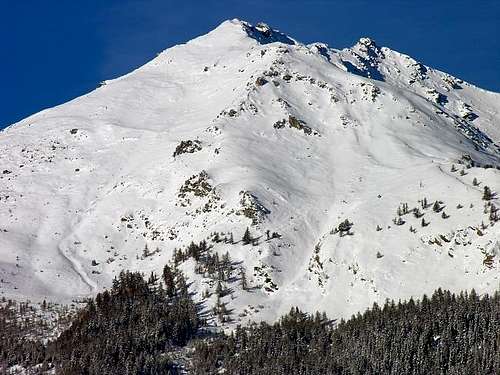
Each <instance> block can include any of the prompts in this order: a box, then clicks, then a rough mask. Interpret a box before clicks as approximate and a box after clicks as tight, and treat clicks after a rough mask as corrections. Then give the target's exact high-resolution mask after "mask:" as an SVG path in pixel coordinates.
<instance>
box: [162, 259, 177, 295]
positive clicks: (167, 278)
mask: <svg viewBox="0 0 500 375" xmlns="http://www.w3.org/2000/svg"><path fill="white" fill-rule="evenodd" d="M163 283H164V284H165V292H166V293H167V296H169V297H173V296H175V279H174V274H173V273H172V270H171V269H170V267H169V266H168V264H165V267H163Z"/></svg>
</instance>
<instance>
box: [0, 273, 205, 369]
mask: <svg viewBox="0 0 500 375" xmlns="http://www.w3.org/2000/svg"><path fill="white" fill-rule="evenodd" d="M163 274H164V277H165V278H166V280H164V281H163V282H159V279H158V277H157V276H155V275H154V274H151V276H150V277H149V279H148V280H146V279H144V277H143V276H142V274H140V273H137V272H128V271H127V272H125V271H122V272H121V273H120V275H119V276H118V277H117V278H115V280H114V281H113V286H112V288H111V289H110V290H109V291H104V292H103V293H99V294H98V295H97V296H96V298H95V299H91V300H89V301H88V303H87V306H86V307H85V308H84V309H82V310H81V311H80V312H79V313H78V314H77V316H76V317H75V318H74V320H73V322H72V324H71V326H70V327H69V328H68V329H67V330H66V331H64V332H63V333H62V334H61V335H60V336H59V337H58V338H57V339H56V340H55V341H53V342H50V343H48V344H47V345H42V344H41V343H40V341H36V340H31V339H26V338H24V337H19V335H18V334H17V333H16V331H15V326H16V324H15V323H12V324H9V325H8V327H9V332H8V333H7V332H4V334H2V343H1V345H0V347H1V349H0V353H1V354H2V359H1V361H0V373H3V372H2V371H5V370H6V369H7V368H8V367H10V366H13V365H16V364H17V365H22V366H24V367H31V371H34V372H30V373H43V372H44V371H45V370H48V369H55V371H56V374H62V375H66V374H67V375H75V374H82V375H83V374H85V375H103V374H106V375H108V374H109V375H114V374H116V375H125V374H144V375H156V374H176V373H178V368H177V365H176V364H175V363H174V361H173V360H172V359H171V358H170V357H169V356H168V353H169V352H173V351H175V350H177V349H178V348H181V347H183V346H184V345H186V343H187V342H188V341H189V340H190V339H191V338H192V337H193V335H194V334H195V333H196V332H197V331H198V328H199V326H200V319H199V314H198V308H197V306H196V304H195V303H194V302H193V301H192V299H191V297H190V295H189V292H188V286H187V282H186V280H185V278H184V276H183V275H182V273H180V271H178V270H170V268H169V267H168V266H166V267H165V270H164V273H163ZM164 285H167V288H165V287H164ZM1 322H2V320H0V328H1V327H3V326H5V325H6V323H5V322H4V323H3V324H4V325H3V326H2V323H1ZM0 332H1V331H0ZM6 336H7V337H6ZM33 366H38V368H33Z"/></svg>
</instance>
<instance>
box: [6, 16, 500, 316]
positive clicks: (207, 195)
mask: <svg viewBox="0 0 500 375" xmlns="http://www.w3.org/2000/svg"><path fill="white" fill-rule="evenodd" d="M499 111H500V95H499V94H497V93H491V92H487V91H484V90H481V89H479V88H476V87H474V86H472V85H470V84H468V83H466V82H463V81H461V80H460V79H457V78H455V77H452V76H450V75H448V74H445V73H442V72H439V71H436V70H434V69H431V68H429V67H426V66H424V65H423V64H421V63H418V62H417V61H415V60H413V59H412V58H410V57H408V56H405V55H403V54H400V53H398V52H395V51H392V50H390V49H388V48H385V47H382V48H381V47H378V46H377V45H376V44H375V43H374V42H373V41H371V40H370V39H367V38H362V39H361V40H360V41H359V43H357V44H356V45H355V46H353V47H352V48H349V49H344V50H335V49H331V48H329V47H328V46H326V45H324V44H320V43H314V44H311V45H303V44H300V43H298V42H296V41H295V40H293V39H291V38H290V37H288V36H286V35H284V34H281V33H279V32H278V31H275V30H272V29H270V28H268V27H266V26H265V25H257V26H255V27H254V26H251V25H249V24H248V23H245V22H242V21H238V20H233V21H226V22H224V23H223V24H221V25H220V26H219V27H218V28H217V29H215V30H214V31H212V32H210V33H209V34H207V35H205V36H202V37H199V38H196V39H194V40H192V41H190V42H188V43H187V44H184V45H179V46H176V47H173V48H170V49H168V50H166V51H164V52H162V53H161V54H159V55H158V57H157V58H155V59H154V60H152V61H151V62H149V63H147V64H146V65H144V66H143V67H141V68H139V69H137V70H136V71H134V72H132V73H130V74H128V75H126V76H123V77H120V78H118V79H115V80H111V81H106V82H103V84H102V85H101V86H100V87H99V88H98V89H96V90H95V91H93V92H91V93H89V94H87V95H84V96H82V97H80V98H77V99H75V100H73V101H71V102H68V103H66V104H63V105H61V106H58V107H55V108H52V109H48V110H45V111H42V112H40V113H38V114H35V115H33V116H31V117H29V118H27V119H25V120H23V121H21V122H19V123H17V124H15V125H13V126H11V127H9V128H7V129H6V130H5V131H3V132H2V133H1V134H0V155H1V159H0V160H1V166H0V167H1V169H2V171H3V174H2V175H0V207H1V208H0V230H2V231H1V232H0V278H1V280H2V283H0V293H1V294H2V295H5V296H14V297H29V298H49V299H57V300H62V301H67V300H70V299H73V298H76V297H80V296H85V295H89V294H92V293H95V292H97V291H98V290H100V289H101V288H103V287H105V286H107V285H110V283H111V280H112V278H113V277H114V275H116V274H117V273H118V272H119V271H120V270H121V269H134V270H141V271H143V272H146V273H149V272H150V271H157V272H160V271H161V269H162V268H163V265H164V264H166V263H167V262H171V259H172V254H173V252H174V249H176V248H177V249H179V248H185V247H186V246H187V245H189V243H190V242H191V241H195V242H199V241H201V240H203V239H208V243H209V245H210V246H212V248H211V250H210V252H211V253H212V254H215V253H216V252H218V253H219V254H220V255H221V257H222V254H223V253H225V252H226V251H227V252H228V253H229V255H230V258H231V260H232V262H233V272H232V273H231V275H230V277H228V278H227V280H226V281H225V282H224V283H223V284H224V285H225V286H227V288H228V293H224V294H225V296H222V295H221V298H220V300H221V301H222V303H223V304H227V306H228V308H229V309H233V314H232V319H233V321H235V322H237V321H239V320H240V319H273V318H275V317H276V316H279V315H280V314H281V313H283V312H284V311H287V310H288V309H289V307H290V306H291V305H299V306H301V307H302V308H304V309H310V310H316V309H320V310H326V311H327V312H329V314H330V315H331V316H347V315H349V314H351V313H353V312H356V311H358V310H360V309H363V308H365V307H367V306H369V305H371V304H372V303H373V302H374V301H379V302H380V301H384V300H385V299H386V298H403V297H409V296H412V295H421V294H422V293H430V292H432V291H433V290H434V289H435V288H437V287H444V288H448V289H451V290H459V289H468V288H473V287H474V288H476V289H477V290H479V291H480V292H485V291H491V290H494V289H496V288H497V287H498V285H499V279H498V270H499V266H500V265H499V261H498V259H499V255H498V252H499V245H498V234H499V232H498V225H495V222H496V217H497V215H496V206H495V205H496V197H494V196H493V197H491V198H492V199H490V200H488V201H485V200H483V189H484V187H485V186H489V187H490V188H491V190H492V191H493V193H494V192H495V189H496V187H497V186H499V181H500V179H499V176H500V175H499V171H498V170H497V169H496V168H490V166H493V167H496V166H497V165H500V162H499V156H500V154H499V149H498V142H499V141H500V129H499V128H498V124H499V119H500V114H499ZM462 171H463V172H462ZM474 178H476V180H477V183H478V184H477V186H476V185H475V184H474V183H473V181H474ZM493 195H494V194H493ZM424 198H425V199H426V200H427V204H425V202H423V200H424ZM487 198H490V197H487ZM435 201H441V203H438V204H437V206H436V207H434V208H435V210H433V205H434V202H435ZM405 203H406V204H407V206H406V205H405ZM438 206H439V207H438ZM460 206H462V207H460ZM398 208H399V212H397V211H398ZM414 208H418V211H413V209H414ZM435 211H436V212H435ZM443 212H444V215H443ZM398 218H401V219H400V220H399V219H398ZM345 219H348V221H349V223H353V225H352V227H351V228H349V230H348V231H342V230H341V231H340V232H339V231H338V230H336V228H337V229H338V228H339V224H340V223H342V222H343V221H344V220H345ZM422 219H424V222H422ZM398 224H399V225H398ZM422 224H423V225H422ZM247 227H249V229H250V233H251V235H252V237H253V238H254V239H255V241H254V245H252V244H249V245H245V244H244V243H243V242H241V241H240V239H241V238H242V236H243V233H244V231H245V229H246V228H247ZM344 227H350V225H345V226H344ZM344 227H342V226H340V229H347V228H344ZM410 229H411V230H410ZM267 231H269V232H267ZM215 232H218V233H220V235H219V237H221V238H224V237H227V239H228V241H222V242H221V241H218V240H217V236H215V238H214V233H215ZM266 232H267V233H266ZM273 232H276V234H275V235H274V236H273V235H272V233H273ZM229 233H232V234H233V238H234V242H235V243H232V244H228V243H226V242H229V236H230V235H229ZM146 245H147V249H146V250H144V248H145V246H146ZM180 263H181V264H180V265H179V267H181V268H182V269H183V270H184V271H185V272H186V273H187V275H188V277H189V278H190V280H191V281H192V282H193V285H192V290H193V292H196V293H198V296H199V297H200V298H201V295H202V294H203V295H204V296H205V297H206V296H208V295H210V297H208V299H207V301H206V303H205V306H206V307H207V308H210V307H212V306H213V305H216V304H217V298H216V295H215V293H214V292H215V290H216V288H217V282H216V280H215V279H214V278H213V277H210V275H208V274H207V272H201V274H200V272H199V270H197V265H196V262H195V261H194V260H193V259H192V258H189V259H187V260H185V261H182V262H180ZM242 273H244V274H245V276H246V278H247V280H248V284H249V288H250V289H249V290H243V289H242V288H241V285H240V284H241V282H240V279H241V277H242Z"/></svg>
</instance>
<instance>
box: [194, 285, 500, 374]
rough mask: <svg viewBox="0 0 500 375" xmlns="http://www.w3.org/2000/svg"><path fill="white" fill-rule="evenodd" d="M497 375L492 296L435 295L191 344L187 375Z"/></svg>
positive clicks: (295, 317) (499, 323)
mask: <svg viewBox="0 0 500 375" xmlns="http://www.w3.org/2000/svg"><path fill="white" fill-rule="evenodd" d="M221 371H223V372H224V373H225V374H239V375H247V374H248V375H250V374H276V375H280V374H283V375H284V374H304V375H306V374H307V375H314V374H318V375H320V374H321V375H323V374H339V375H340V374H346V375H347V374H349V375H355V374H394V375H396V374H397V375H401V374H422V375H428V374H433V375H440V374H453V375H463V374H482V375H486V374H491V375H494V374H500V294H499V293H498V292H497V293H496V294H495V295H494V296H484V297H482V298H480V297H479V296H478V295H477V294H476V293H475V292H474V291H472V292H471V293H469V294H460V295H458V296H457V295H454V294H451V293H450V292H443V291H442V290H437V291H436V292H435V293H434V294H433V296H432V297H431V298H430V299H429V298H427V297H425V296H424V297H423V299H422V300H421V301H420V302H415V301H414V300H413V299H410V300H409V301H407V302H404V303H401V302H400V303H394V302H387V303H386V304H385V305H384V306H383V307H382V308H381V307H379V306H377V305H376V304H375V305H374V306H373V308H371V309H370V310H368V311H366V312H365V313H364V314H358V315H356V316H353V317H352V318H351V319H349V320H347V321H343V320H342V321H340V322H339V323H338V324H334V323H333V322H331V321H329V320H328V319H327V318H326V316H325V315H320V314H316V315H314V316H311V315H307V314H304V313H302V312H301V311H299V310H298V309H296V308H293V309H292V310H291V311H290V313H289V314H288V315H286V316H284V317H282V318H281V320H280V321H279V322H277V323H275V324H272V325H270V324H267V323H261V324H258V325H256V324H254V325H251V326H249V327H246V328H238V329H237V330H236V331H235V332H234V333H233V334H231V335H229V336H226V335H222V336H219V337H218V338H215V339H213V340H211V341H210V342H201V343H199V344H198V345H197V348H196V351H195V355H194V358H193V370H192V372H193V373H194V374H200V375H201V374H217V373H220V372H221Z"/></svg>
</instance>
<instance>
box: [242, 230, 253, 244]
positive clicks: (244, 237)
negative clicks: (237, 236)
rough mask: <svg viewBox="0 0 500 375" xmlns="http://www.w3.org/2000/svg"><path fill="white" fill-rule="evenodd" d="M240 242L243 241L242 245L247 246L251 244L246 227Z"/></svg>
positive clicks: (250, 236) (250, 237)
mask: <svg viewBox="0 0 500 375" xmlns="http://www.w3.org/2000/svg"><path fill="white" fill-rule="evenodd" d="M242 241H243V244H244V245H248V244H250V243H252V241H253V239H252V235H251V234H250V229H248V227H247V229H246V230H245V233H244V234H243V238H242Z"/></svg>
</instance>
